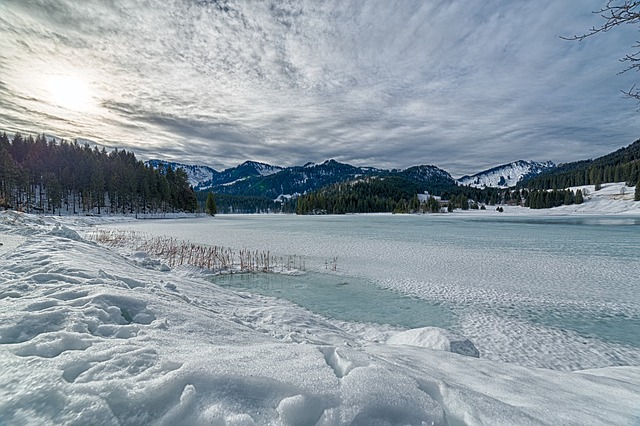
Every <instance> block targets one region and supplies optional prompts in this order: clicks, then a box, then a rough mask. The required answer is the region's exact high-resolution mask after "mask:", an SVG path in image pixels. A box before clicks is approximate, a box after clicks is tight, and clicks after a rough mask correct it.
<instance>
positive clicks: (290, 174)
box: [147, 160, 556, 199]
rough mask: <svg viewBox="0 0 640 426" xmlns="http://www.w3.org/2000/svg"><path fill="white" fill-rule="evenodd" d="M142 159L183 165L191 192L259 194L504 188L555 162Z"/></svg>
mask: <svg viewBox="0 0 640 426" xmlns="http://www.w3.org/2000/svg"><path fill="white" fill-rule="evenodd" d="M147 164H149V165H151V166H152V167H154V168H161V167H164V168H166V167H172V168H173V169H177V168H182V169H184V170H185V172H186V173H187V175H188V177H189V182H190V183H191V185H192V186H193V188H194V189H195V190H196V191H212V192H215V193H222V194H231V195H244V196H264V197H268V198H271V199H276V198H278V197H282V196H284V197H287V196H290V195H293V194H304V193H308V192H311V191H315V190H318V189H320V188H323V187H326V186H328V185H332V184H335V183H339V182H346V181H352V180H357V179H361V178H367V177H387V176H397V177H402V178H405V179H407V180H410V181H414V182H418V183H421V184H427V185H428V186H429V187H430V188H431V190H432V191H435V192H438V190H441V189H444V188H446V187H450V186H455V185H462V186H467V185H468V186H472V187H475V188H483V187H494V188H506V187H510V186H514V185H516V184H517V183H519V182H521V181H522V180H523V179H528V178H531V177H534V176H537V175H538V174H540V173H543V172H545V171H548V170H551V169H553V168H554V167H556V166H555V164H554V163H552V162H550V161H549V162H545V163H538V162H533V161H522V160H520V161H515V162H512V163H509V164H504V165H502V166H497V167H493V168H491V169H489V170H485V171H483V172H480V173H476V174H475V175H472V176H463V177H462V178H460V179H458V180H456V179H454V178H453V177H452V176H451V174H449V173H448V172H447V171H445V170H442V169H440V168H438V167H436V166H433V165H419V166H413V167H409V168H407V169H393V170H385V169H378V168H375V167H357V166H352V165H350V164H346V163H340V162H337V161H335V160H327V161H325V162H323V163H319V164H315V163H307V164H305V165H303V166H294V167H279V166H273V165H270V164H265V163H260V162H256V161H245V162H244V163H242V164H240V165H239V166H237V167H231V168H228V169H225V170H223V171H221V172H219V171H217V170H215V169H213V168H211V167H208V166H199V165H190V164H182V163H176V162H167V161H163V160H149V161H147Z"/></svg>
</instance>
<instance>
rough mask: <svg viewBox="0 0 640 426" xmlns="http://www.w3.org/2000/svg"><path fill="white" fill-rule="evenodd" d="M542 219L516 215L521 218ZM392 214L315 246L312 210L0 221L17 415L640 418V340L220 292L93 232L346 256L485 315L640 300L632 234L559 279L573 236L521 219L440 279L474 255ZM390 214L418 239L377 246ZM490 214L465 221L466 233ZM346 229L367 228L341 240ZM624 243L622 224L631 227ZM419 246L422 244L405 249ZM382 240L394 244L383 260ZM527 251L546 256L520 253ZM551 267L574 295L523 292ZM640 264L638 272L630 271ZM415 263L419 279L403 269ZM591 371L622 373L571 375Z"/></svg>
mask: <svg viewBox="0 0 640 426" xmlns="http://www.w3.org/2000/svg"><path fill="white" fill-rule="evenodd" d="M631 208H632V209H633V202H632V203H631ZM628 210H629V208H627V209H626V211H628ZM632 211H633V210H632ZM520 212H522V213H520ZM527 212H529V211H528V210H527ZM474 213H475V212H474ZM474 213H471V214H470V215H469V216H467V217H474V216H473V215H474ZM489 213H493V214H494V215H497V214H498V213H497V212H485V214H487V215H488V214H489ZM545 214H547V215H549V214H555V213H554V212H546V213H545ZM525 215H526V214H525V212H524V211H523V210H516V209H513V210H512V211H511V212H510V211H509V210H508V211H507V212H506V213H505V214H504V216H501V217H504V218H508V217H512V218H515V219H517V218H519V217H523V216H525ZM450 217H451V218H453V219H452V220H454V221H455V217H457V216H456V215H451V216H450ZM477 217H479V218H482V216H481V215H478V216H477ZM625 217H631V218H634V217H635V216H633V215H630V216H629V215H627V216H625ZM376 218H377V217H376V216H372V217H371V219H372V221H371V225H370V226H371V228H370V229H367V228H366V226H365V227H357V226H355V225H357V224H362V223H363V222H362V217H356V216H351V217H349V216H346V217H341V218H330V217H329V218H299V219H300V220H308V221H320V222H317V223H322V226H327V229H332V228H333V229H335V234H327V235H325V236H324V237H323V236H320V237H318V238H316V240H314V241H307V240H305V238H306V237H308V235H306V234H305V231H304V227H297V225H295V223H297V222H296V220H297V218H296V217H286V216H263V217H253V218H246V217H240V216H228V217H216V218H214V219H209V218H200V219H186V220H173V221H137V222H127V223H125V222H122V223H120V222H118V220H119V219H117V218H77V217H76V218H73V217H68V218H65V217H63V218H58V217H46V218H43V217H37V216H30V215H23V214H18V213H13V212H0V242H2V243H3V245H2V246H0V424H2V425H4V424H8V425H13V424H20V425H21V424H29V425H30V424H77V425H86V424H131V425H139V424H154V425H155V424H160V425H162V424H165V425H175V424H195V425H199V424H202V425H205V424H206V425H210V424H214V425H217V424H219V425H251V424H282V425H307V424H311V425H313V424H320V425H333V424H358V425H375V424H417V425H421V424H427V425H431V424H436V425H438V424H443V425H445V424H492V425H493V424H504V425H514V424H554V425H555V424H576V425H578V424H579V425H584V424H621V425H630V424H638V423H639V422H640V361H638V360H639V359H640V358H638V357H637V354H638V353H639V352H640V350H638V349H637V348H635V349H634V347H633V345H628V344H623V343H620V342H613V343H611V342H609V343H608V342H607V341H606V339H597V338H595V339H592V340H589V341H584V343H580V341H579V340H578V339H579V338H580V336H577V337H576V336H575V333H573V334H572V333H571V332H562V330H560V331H558V333H557V334H553V333H550V332H549V330H551V329H556V328H553V327H549V326H548V325H545V324H540V325H539V326H537V331H536V326H533V325H532V324H531V323H529V322H526V321H523V320H522V319H521V318H518V317H514V319H513V320H512V321H511V322H502V323H500V322H498V321H496V315H495V314H496V312H500V311H499V310H492V309H487V310H484V311H474V312H475V313H476V314H478V315H473V316H470V317H469V318H466V319H465V318H462V319H461V322H460V323H459V324H460V326H459V327H458V328H457V329H456V330H454V332H452V331H444V330H441V329H437V328H433V327H428V328H424V329H418V330H415V329H414V330H408V331H405V330H403V329H401V328H399V327H394V326H389V325H382V324H374V323H354V322H347V321H344V320H340V319H330V318H326V317H322V316H320V315H318V314H315V313H313V312H311V311H309V310H306V309H304V308H302V307H300V306H297V305H295V304H293V303H291V302H287V301H286V300H283V299H276V298H272V297H268V296H262V295H258V294H256V293H249V292H246V291H233V290H231V289H228V288H223V287H220V286H216V285H215V284H213V283H212V282H211V280H210V278H211V277H210V276H209V275H208V274H205V273H203V272H202V271H199V270H196V269H193V268H189V267H180V268H175V269H170V268H167V267H166V265H164V266H163V263H162V261H160V260H157V259H152V258H149V257H148V256H147V255H146V254H145V253H141V252H136V251H132V250H131V249H130V248H127V247H122V248H119V249H114V248H107V247H103V246H100V245H98V244H96V243H94V242H90V241H88V240H87V239H85V237H86V236H87V234H88V233H89V232H91V230H92V229H93V228H94V227H95V225H98V226H100V227H107V226H110V227H112V228H123V229H126V228H127V227H128V228H129V229H147V230H153V231H154V232H155V233H157V234H162V235H174V234H175V235H180V234H182V235H183V236H189V237H193V238H191V239H192V240H195V239H196V238H199V239H200V242H204V241H203V240H207V241H214V242H215V243H217V244H220V245H225V246H230V247H238V246H242V245H245V244H248V243H251V244H253V245H252V246H250V247H251V248H256V249H262V248H265V249H273V250H276V251H278V252H279V253H280V254H294V253H291V252H287V251H285V250H287V249H288V250H298V249H300V250H301V251H304V250H308V251H307V252H305V253H298V254H302V255H305V256H307V258H308V267H309V269H312V268H314V262H315V263H316V265H321V264H322V259H323V258H327V257H330V256H333V255H337V254H339V255H340V257H339V259H338V273H339V274H351V275H353V276H360V277H365V278H366V277H368V276H373V275H376V276H379V280H378V281H377V284H379V285H382V286H385V285H386V286H388V287H389V288H392V289H394V291H401V292H403V293H406V294H413V295H414V296H416V297H423V298H433V297H436V296H438V294H439V295H440V296H441V297H442V298H445V297H448V298H450V302H456V303H460V302H462V303H463V305H464V304H465V303H467V306H469V309H471V310H473V309H475V308H474V306H476V305H475V304H476V303H477V302H478V301H479V304H480V305H481V306H483V307H484V306H489V307H492V306H495V305H500V307H501V308H502V307H505V306H510V304H512V305H513V306H521V305H518V304H522V303H525V302H527V303H529V302H530V303H531V304H532V306H533V307H534V308H536V307H538V308H539V307H541V306H542V305H535V303H538V302H540V303H542V302H544V303H548V304H549V305H550V306H552V307H558V306H559V307H564V308H566V309H569V310H571V309H574V311H572V312H575V313H580V312H583V311H585V310H586V311H589V312H590V310H597V309H609V310H608V311H607V313H610V312H613V313H614V314H617V315H621V316H622V318H625V316H628V315H633V314H634V313H633V312H629V310H633V309H634V308H636V307H637V306H638V305H637V303H638V296H637V285H636V284H637V278H634V277H637V270H638V269H637V266H638V262H639V261H638V259H637V257H636V258H634V257H633V256H632V254H631V253H629V250H628V249H627V248H625V243H624V241H622V242H621V246H620V248H619V250H618V249H617V251H616V252H615V253H609V254H606V253H605V254H603V253H600V252H598V250H597V247H595V246H594V247H589V248H588V250H587V249H585V250H587V251H585V252H584V253H582V254H581V255H582V256H583V257H582V258H576V261H577V262H580V261H581V260H584V259H585V256H586V258H588V259H589V262H592V263H593V264H580V263H578V265H577V266H575V267H574V266H571V267H570V268H569V270H563V271H559V272H558V270H557V269H556V268H558V267H559V266H560V265H566V264H567V257H566V256H567V255H568V254H563V247H553V245H551V244H550V245H549V246H548V247H546V246H544V244H543V245H542V246H541V247H539V248H536V247H525V248H523V249H522V250H524V251H523V252H518V250H519V249H518V248H517V244H516V243H515V242H514V243H513V244H511V245H510V244H509V241H510V240H509V237H510V236H511V235H512V233H511V230H513V229H514V228H513V226H519V224H518V223H516V224H515V225H514V224H513V223H511V222H509V221H508V220H507V221H505V222H504V229H505V233H504V234H503V235H502V234H499V233H498V234H497V235H495V238H496V239H497V241H498V242H499V243H500V244H497V245H496V244H494V245H490V247H489V248H488V249H485V250H483V249H481V248H478V247H475V248H472V249H469V250H468V251H464V252H463V253H457V254H455V259H457V260H461V259H464V258H465V256H467V255H468V257H467V260H466V261H465V262H464V263H463V264H461V265H459V268H460V270H462V271H465V272H461V273H460V275H456V274H455V273H454V272H453V271H455V270H456V269H455V268H450V269H449V271H450V272H451V274H450V275H447V276H446V277H444V278H443V277H439V276H438V275H437V274H436V275H435V276H436V277H439V278H436V279H433V280H429V279H428V278H424V277H425V276H428V274H429V273H430V272H431V273H434V269H433V268H434V267H436V266H437V267H440V268H447V267H448V266H447V263H446V262H447V261H448V260H447V259H450V258H451V256H454V253H453V252H452V251H451V250H452V247H449V246H447V242H446V234H438V233H437V232H436V227H434V228H433V229H434V232H433V233H432V234H431V235H433V238H434V241H436V243H437V244H439V245H440V247H439V249H438V250H437V251H434V252H432V253H427V254H425V253H415V252H414V250H413V249H414V248H415V247H418V246H417V245H416V244H417V243H418V241H412V240H411V237H410V236H411V235H414V234H415V229H411V227H412V226H413V227H415V226H424V227H426V229H431V228H428V227H429V226H431V225H430V223H429V220H430V219H431V218H430V217H426V216H425V217H402V216H397V217H392V216H380V217H378V218H377V220H374V219H376ZM263 219H266V220H267V221H268V222H267V223H266V225H264V224H262V223H261V222H260V221H261V220H263ZM365 219H367V218H365ZM390 219H392V220H396V219H397V220H400V221H403V222H400V223H401V224H405V225H406V226H404V228H399V229H404V230H405V231H404V232H406V235H404V234H403V237H406V239H408V240H409V245H408V246H397V241H394V240H391V241H386V242H385V241H383V239H382V238H380V239H375V238H372V237H371V236H375V235H378V233H377V229H376V227H378V226H384V223H385V221H387V220H390ZM447 220H449V219H447ZM632 220H634V219H632ZM107 221H111V222H114V223H112V224H111V225H108V224H107V223H106V222H107ZM299 223H300V224H301V225H300V226H302V225H304V226H306V225H307V224H308V223H309V222H299ZM483 223H484V222H483V221H482V220H480V221H479V222H473V221H471V222H461V223H460V227H461V228H462V231H461V232H463V231H464V230H465V226H466V227H468V229H471V228H472V227H474V226H475V227H477V226H478V225H480V226H482V225H483ZM416 224H417V225H416ZM526 225H527V224H524V226H526ZM341 226H343V227H344V228H341ZM510 226H512V227H511V228H510ZM628 226H637V225H628ZM265 228H266V229H269V230H270V231H272V232H273V234H269V233H268V232H264V229H265ZM345 229H355V230H356V231H352V232H360V233H361V236H360V237H357V238H356V239H355V240H353V238H355V237H351V238H349V236H348V235H340V234H341V233H344V230H345ZM571 229H572V228H569V232H570V230H571ZM616 229H617V228H616ZM623 231H624V230H623ZM285 235H290V236H291V238H289V239H286V238H285V237H284V236H285ZM382 235H384V234H382ZM624 235H625V234H624V232H622V231H620V238H623V236H624ZM358 238H361V239H365V240H367V241H369V242H370V243H371V244H370V246H369V247H364V246H363V245H362V244H361V242H362V240H358ZM630 238H632V237H630ZM296 240H298V241H300V242H299V243H298V245H295V244H293V246H292V241H296ZM349 241H351V243H350V242H349ZM541 241H544V240H543V239H541ZM628 241H631V243H628V244H632V240H628ZM628 244H627V245H628ZM636 244H637V242H636ZM267 245H270V246H269V247H266V246H267ZM292 247H294V248H292ZM305 247H307V248H306V249H305ZM327 247H328V248H327ZM403 247H404V249H406V251H405V252H401V253H396V251H397V250H402V248H403ZM500 247H504V249H502V248H500ZM380 248H383V249H384V250H389V252H390V253H393V254H392V255H390V256H388V257H385V258H382V259H381V258H380V257H379V255H378V254H376V253H379V252H380ZM547 249H548V250H550V251H551V252H550V253H545V250H547ZM317 250H319V251H317ZM376 250H378V251H376ZM536 250H540V253H539V255H537V254H536ZM589 250H593V252H591V251H589ZM343 253H351V255H350V257H347V258H344V257H343V256H342V255H343ZM482 253H485V255H482ZM523 253H526V254H528V255H531V256H533V257H534V258H533V259H532V260H530V261H522V262H520V263H519V264H518V263H516V264H513V262H515V261H516V260H517V259H518V258H519V256H521V255H522V254H523ZM376 256H378V257H376ZM496 256H497V260H495V259H496ZM536 256H537V257H536ZM492 259H493V260H492ZM554 259H555V260H554ZM420 261H422V262H423V264H418V263H417V262H420ZM542 261H544V262H549V263H548V264H546V265H543V267H542V268H540V270H543V269H548V270H549V271H550V272H549V274H550V275H549V277H551V276H553V274H552V272H554V271H555V272H556V273H559V274H560V277H559V278H558V277H557V276H555V277H554V279H557V280H560V282H561V281H562V279H566V282H567V286H566V288H557V286H554V285H552V284H553V283H548V282H547V281H548V280H547V278H549V277H546V276H541V277H537V278H536V280H534V281H533V283H534V284H535V285H536V286H537V289H538V290H536V291H537V293H536V294H533V293H529V292H530V290H531V289H527V288H522V289H519V286H522V287H525V285H524V284H522V283H520V284H519V283H517V282H516V283H515V284H516V285H514V281H515V280H514V278H513V276H514V275H515V276H517V274H518V271H519V270H522V269H523V268H524V269H525V272H526V271H527V270H528V271H531V270H532V269H530V268H532V267H533V266H531V265H535V264H536V262H542ZM373 262H375V264H374V263H373ZM492 262H493V263H492ZM498 264H499V265H502V266H503V267H501V268H497V267H496V265H498ZM483 265H484V266H483ZM624 266H626V267H627V268H629V267H630V270H627V269H619V268H623V267H624ZM393 268H396V269H395V270H394V269H393ZM398 268H399V269H400V270H402V271H406V274H405V275H403V276H398V273H397V270H398ZM487 268H488V269H487ZM527 268H529V269H527ZM603 268H604V270H603V271H602V269H603ZM385 270H386V271H392V272H393V274H391V273H388V274H385V272H384V271H385ZM535 270H536V271H538V269H535ZM598 271H600V273H599V272H598ZM425 274H427V275H425ZM470 274H471V275H470ZM574 274H577V278H575V277H574ZM607 275H608V276H609V277H610V278H611V279H614V280H617V281H620V283H621V285H618V286H617V287H616V292H615V294H610V293H608V292H607V291H606V289H601V288H598V286H596V285H595V284H590V282H589V279H590V278H593V277H595V278H594V280H595V281H596V282H598V283H599V282H600V281H599V280H601V279H606V276H607ZM469 276H476V277H477V280H475V281H476V282H475V284H474V285H473V286H467V287H463V286H462V285H461V283H460V282H458V283H457V281H459V280H462V279H464V278H465V277H469ZM420 277H423V278H422V281H420V279H421V278H420ZM500 277H502V279H500ZM523 277H524V275H523ZM572 277H573V278H572ZM302 279H304V275H302V276H301V280H302ZM633 280H636V281H633ZM583 281H584V285H581V284H579V283H581V282H583ZM420 282H423V283H424V282H429V283H430V284H431V285H430V286H429V287H428V288H427V287H425V286H420V285H418V284H419V283H420ZM555 282H556V283H557V282H558V281H555ZM634 283H635V284H634ZM538 292H539V294H538ZM574 294H576V295H575V296H574ZM440 296H438V297H440ZM554 299H555V300H554ZM558 301H560V302H562V303H561V304H560V305H558V304H557V303H558ZM483 309H484V308H483ZM481 312H484V313H485V315H484V316H482V315H479V314H480V313H481ZM636 314H637V311H636ZM500 318H502V319H504V317H500ZM636 332H637V331H636ZM638 334H640V333H638ZM467 338H470V340H471V341H470V342H469V341H468V340H466V339H467ZM537 339H541V340H540V341H538V340H537ZM614 340H615V339H614ZM517 342H520V346H519V347H518V346H517ZM576 342H577V343H576ZM535 345H537V347H534V346H535ZM580 345H582V346H584V348H580ZM476 346H477V347H478V349H479V355H480V357H479V358H476V357H475V356H474V355H477V353H475V352H474V350H473V349H474V348H475V347H476ZM501 351H504V352H505V353H503V354H501V353H500V352H501ZM507 351H509V353H507ZM545 351H547V352H549V353H545ZM461 353H464V354H466V356H465V355H461ZM510 354H515V355H510ZM571 354H573V355H571ZM469 355H471V356H469ZM567 357H568V358H567ZM505 361H507V362H505ZM554 363H556V364H557V365H556V364H554ZM536 365H544V366H547V367H549V368H535V367H534V366H536ZM589 366H599V367H602V368H592V369H586V370H580V371H560V370H575V369H576V368H586V367H589ZM553 368H555V369H553Z"/></svg>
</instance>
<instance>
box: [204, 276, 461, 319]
mask: <svg viewBox="0 0 640 426" xmlns="http://www.w3.org/2000/svg"><path fill="white" fill-rule="evenodd" d="M211 279H212V281H213V282H214V283H215V284H217V285H219V286H221V287H226V288H232V289H237V290H245V291H249V292H252V293H256V294H261V295H265V296H272V297H277V298H279V299H285V300H288V301H290V302H293V303H295V304H297V305H299V306H302V307H304V308H306V309H308V310H310V311H312V312H315V313H317V314H320V315H322V316H325V317H327V318H332V319H336V320H341V321H349V322H364V323H374V324H389V325H394V326H400V327H406V328H417V327H427V326H432V327H440V328H450V327H451V325H452V324H453V313H452V311H451V309H450V308H449V306H447V304H446V303H443V302H438V301H429V300H422V299H418V298H414V297H411V296H407V295H403V294H401V293H397V292H394V291H392V290H386V289H383V288H380V287H378V286H376V285H375V284H373V283H371V282H369V281H367V280H364V279H361V278H354V277H345V276H338V275H332V274H322V273H316V272H308V273H305V274H304V275H297V276H290V275H283V274H265V273H258V274H232V275H218V276H215V277H213V278H211Z"/></svg>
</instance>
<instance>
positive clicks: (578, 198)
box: [575, 189, 584, 204]
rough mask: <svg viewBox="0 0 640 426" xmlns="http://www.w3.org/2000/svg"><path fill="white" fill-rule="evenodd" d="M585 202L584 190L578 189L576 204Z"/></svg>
mask: <svg viewBox="0 0 640 426" xmlns="http://www.w3.org/2000/svg"><path fill="white" fill-rule="evenodd" d="M583 202H584V198H583V196H582V189H578V190H577V191H576V200H575V203H576V204H582V203H583Z"/></svg>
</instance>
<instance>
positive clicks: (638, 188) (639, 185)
mask: <svg viewBox="0 0 640 426" xmlns="http://www.w3.org/2000/svg"><path fill="white" fill-rule="evenodd" d="M633 199H634V200H636V201H640V179H638V183H636V194H635V196H634V197H633Z"/></svg>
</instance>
